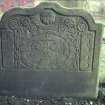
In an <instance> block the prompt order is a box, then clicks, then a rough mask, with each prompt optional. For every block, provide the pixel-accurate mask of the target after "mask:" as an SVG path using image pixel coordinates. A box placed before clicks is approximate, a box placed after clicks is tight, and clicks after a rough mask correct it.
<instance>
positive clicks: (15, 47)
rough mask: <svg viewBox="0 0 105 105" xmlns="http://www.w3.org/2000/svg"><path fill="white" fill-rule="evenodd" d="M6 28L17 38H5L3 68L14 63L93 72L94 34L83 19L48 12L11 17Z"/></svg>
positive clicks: (36, 68)
mask: <svg viewBox="0 0 105 105" xmlns="http://www.w3.org/2000/svg"><path fill="white" fill-rule="evenodd" d="M38 23H39V24H38ZM55 27H57V28H55ZM5 28H6V29H8V30H11V31H13V32H14V35H13V34H10V35H8V33H7V34H4V35H3V36H2V40H3V41H2V45H3V49H2V50H3V54H5V55H3V57H4V58H3V65H4V67H7V66H11V64H13V63H14V65H15V67H17V68H18V67H19V68H32V70H66V71H91V70H92V62H93V61H92V60H93V58H92V56H93V48H94V37H95V32H94V31H89V25H88V22H86V21H85V19H83V18H82V17H79V16H63V15H59V14H57V13H55V12H54V11H52V10H50V9H47V10H44V11H42V12H41V13H39V14H38V15H35V16H21V15H20V16H18V15H17V16H13V17H10V18H9V20H7V22H6V25H5ZM9 46H11V47H9ZM8 47H9V48H11V49H9V50H8ZM7 50H8V51H7ZM9 51H10V52H9ZM7 52H8V53H7ZM8 57H10V59H9V61H8V60H7V59H6V58H8ZM8 62H9V63H8Z"/></svg>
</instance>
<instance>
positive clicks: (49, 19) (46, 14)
mask: <svg viewBox="0 0 105 105" xmlns="http://www.w3.org/2000/svg"><path fill="white" fill-rule="evenodd" d="M55 19H56V16H55V13H54V12H53V11H51V10H45V11H43V12H41V13H40V20H41V22H42V23H43V24H45V25H50V24H53V23H54V22H55Z"/></svg>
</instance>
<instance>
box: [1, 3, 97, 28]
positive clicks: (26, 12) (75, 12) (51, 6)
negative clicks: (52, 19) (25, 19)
mask: <svg viewBox="0 0 105 105" xmlns="http://www.w3.org/2000/svg"><path fill="white" fill-rule="evenodd" d="M46 10H49V12H51V11H52V12H55V14H53V15H56V14H60V15H61V16H63V15H65V16H80V17H82V18H83V19H84V20H85V21H87V23H88V24H89V27H90V28H92V29H94V28H95V22H94V20H93V18H92V16H91V15H90V14H89V13H88V12H86V11H84V10H83V9H68V8H65V7H63V6H61V5H60V4H57V3H53V2H52V3H48V2H44V3H40V4H39V5H38V6H36V7H35V8H24V9H23V8H14V9H11V10H9V11H7V12H6V13H5V14H4V15H3V17H2V19H1V21H4V23H5V20H7V19H8V18H10V17H11V16H14V15H20V16H34V15H36V14H42V13H43V12H46ZM47 15H48V14H47Z"/></svg>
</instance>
